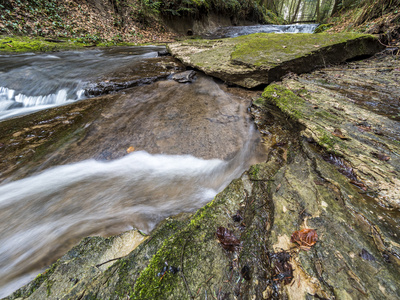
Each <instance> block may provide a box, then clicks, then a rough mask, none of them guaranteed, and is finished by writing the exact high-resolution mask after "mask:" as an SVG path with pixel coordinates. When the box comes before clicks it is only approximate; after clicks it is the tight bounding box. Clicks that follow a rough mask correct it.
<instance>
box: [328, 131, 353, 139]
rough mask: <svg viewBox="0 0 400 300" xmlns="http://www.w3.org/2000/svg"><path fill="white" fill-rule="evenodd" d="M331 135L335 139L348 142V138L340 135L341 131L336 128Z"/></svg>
mask: <svg viewBox="0 0 400 300" xmlns="http://www.w3.org/2000/svg"><path fill="white" fill-rule="evenodd" d="M332 135H333V136H336V137H338V138H340V139H342V140H348V139H349V138H348V137H347V136H345V135H344V134H343V133H342V131H341V130H340V129H338V128H336V129H335V130H334V131H333V133H332Z"/></svg>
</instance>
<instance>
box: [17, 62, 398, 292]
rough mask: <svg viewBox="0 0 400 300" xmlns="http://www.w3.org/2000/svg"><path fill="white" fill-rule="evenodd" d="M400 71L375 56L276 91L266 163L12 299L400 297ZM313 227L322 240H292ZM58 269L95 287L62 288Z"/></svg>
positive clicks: (265, 110) (262, 114)
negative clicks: (120, 250) (113, 250)
mask: <svg viewBox="0 0 400 300" xmlns="http://www.w3.org/2000/svg"><path fill="white" fill-rule="evenodd" d="M398 66H399V60H398V58H397V57H394V56H377V57H375V58H373V59H370V60H364V61H361V62H353V63H349V64H347V65H343V66H336V67H332V68H326V69H324V70H322V71H316V72H313V73H311V74H305V75H301V76H297V75H293V74H292V75H289V76H287V77H286V78H284V79H283V81H282V82H280V83H277V84H273V85H270V86H269V87H267V88H266V90H265V91H264V93H263V96H262V97H261V98H260V99H258V100H256V101H254V102H253V105H252V106H251V113H252V115H253V117H254V121H255V123H256V125H257V127H258V128H259V131H260V132H261V133H262V135H263V137H262V138H263V142H264V145H265V146H266V149H267V150H266V151H267V153H266V154H267V157H268V158H267V159H266V161H265V162H263V163H260V164H256V165H253V166H252V167H251V168H250V169H249V170H248V171H247V172H245V173H244V174H243V175H242V176H241V177H240V178H239V179H236V180H234V181H232V183H231V184H230V185H229V186H228V187H227V188H226V189H225V190H224V191H223V192H221V193H220V194H218V195H217V196H216V197H215V199H214V200H213V201H212V202H210V203H209V204H208V205H206V206H205V207H204V208H202V209H200V210H199V211H198V212H197V213H195V214H194V215H192V216H190V215H185V216H181V217H179V218H176V219H168V220H166V221H165V222H164V223H163V224H161V225H160V226H159V228H158V229H157V230H155V231H154V232H153V233H152V235H151V236H150V237H149V238H148V239H147V240H146V241H145V242H144V243H142V244H141V245H140V246H139V247H137V248H136V249H135V250H133V251H132V252H131V253H130V254H128V255H126V256H124V257H122V258H120V259H117V260H115V261H112V262H109V264H110V266H109V267H108V268H107V269H106V270H97V269H96V272H92V273H90V271H84V275H82V274H81V273H79V272H80V271H77V270H73V267H72V266H74V264H76V262H74V261H67V260H68V259H67V258H68V257H71V255H72V254H73V253H78V252H79V251H82V253H84V251H87V249H86V245H87V244H88V242H89V244H90V243H91V242H90V241H92V240H93V241H94V239H96V238H88V239H86V240H84V241H83V242H81V244H80V245H78V246H77V247H76V248H74V249H73V250H71V251H70V252H69V253H68V254H66V255H65V256H64V257H63V258H62V259H61V260H60V261H59V262H58V263H56V264H55V265H53V267H51V268H50V269H49V271H47V273H44V274H43V275H41V276H39V277H38V278H37V279H36V280H35V281H33V282H32V283H31V284H30V285H28V286H26V287H24V288H22V289H21V290H19V291H17V292H16V293H15V294H14V295H11V296H10V299H15V298H18V297H21V298H28V297H31V299H37V298H38V297H39V298H40V296H39V295H44V294H43V293H44V291H46V293H47V294H46V295H47V296H46V297H48V298H49V299H56V298H60V297H63V298H65V299H68V298H80V299H92V298H110V299H120V298H122V297H128V298H130V299H193V298H200V299H206V298H207V299H208V298H213V297H214V298H215V299H312V298H314V299H315V298H317V299H398V298H399V297H400V294H399V290H398V278H399V277H400V271H399V270H400V259H399V258H400V245H399V243H398V237H399V234H400V221H399V220H400V214H399V203H398V194H396V193H397V187H398V186H399V184H398V172H399V170H398V168H399V165H400V164H399V162H398V155H399V142H398V141H399V137H398V132H399V130H398V127H399V120H398V119H397V118H398V116H397V112H396V109H398V102H397V105H396V98H397V99H398V91H397V89H396V87H397V86H398V80H399V70H398ZM176 84H177V83H176ZM184 86H186V85H184ZM388 91H390V93H389V92H388ZM371 99H372V100H373V101H372V102H371ZM387 100H389V101H387ZM374 101H375V103H376V105H375V104H374ZM376 106H379V107H380V108H384V107H388V109H386V110H385V109H383V110H382V109H379V110H378V109H374V108H375V107H376ZM226 120H229V118H228V119H226ZM272 133H275V134H272ZM304 229H314V230H315V231H316V233H317V234H318V238H317V239H315V238H314V239H312V240H311V241H312V243H311V242H310V240H309V239H307V238H305V239H304V240H302V241H303V242H302V243H298V242H296V240H295V239H292V240H291V237H292V235H293V233H294V232H296V231H298V230H304ZM222 233H223V234H222ZM220 236H222V238H221V237H220ZM304 242H306V244H304ZM307 243H308V245H307ZM301 245H303V246H306V247H301ZM77 251H78V252H77ZM116 257H118V256H116ZM60 262H63V263H64V268H68V267H71V268H70V269H71V270H72V271H71V272H70V273H68V276H69V277H71V278H78V275H76V274H80V275H79V276H80V277H79V278H86V279H84V280H80V281H78V282H75V281H71V282H70V283H69V284H70V286H69V289H63V290H60V289H59V288H56V287H54V288H53V287H52V286H53V284H54V283H57V282H64V281H65V279H63V277H62V276H64V275H62V270H61V269H60V268H61V267H60ZM82 264H86V265H88V266H90V268H87V270H93V268H96V264H98V262H91V261H90V260H87V261H85V262H82ZM85 268H86V267H85ZM170 270H171V271H170ZM63 280H64V281H63ZM35 293H37V294H35ZM39 293H42V294H39Z"/></svg>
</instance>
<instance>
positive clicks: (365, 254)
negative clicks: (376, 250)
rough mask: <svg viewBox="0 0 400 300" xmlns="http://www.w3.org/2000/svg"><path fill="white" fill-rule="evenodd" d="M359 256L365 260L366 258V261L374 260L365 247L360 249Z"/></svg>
mask: <svg viewBox="0 0 400 300" xmlns="http://www.w3.org/2000/svg"><path fill="white" fill-rule="evenodd" d="M360 256H361V258H362V259H365V260H368V261H374V260H376V259H375V257H374V256H373V255H372V254H371V253H369V252H368V251H367V250H365V249H362V250H361V253H360Z"/></svg>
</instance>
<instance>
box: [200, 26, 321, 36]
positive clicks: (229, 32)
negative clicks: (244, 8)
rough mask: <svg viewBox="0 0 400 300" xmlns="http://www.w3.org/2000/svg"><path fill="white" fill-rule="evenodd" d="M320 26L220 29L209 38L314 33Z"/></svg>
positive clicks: (231, 27)
mask: <svg viewBox="0 0 400 300" xmlns="http://www.w3.org/2000/svg"><path fill="white" fill-rule="evenodd" d="M317 26H318V24H290V25H253V26H229V27H220V28H218V29H217V30H215V31H213V32H210V33H209V34H207V35H206V36H207V38H215V39H218V38H232V37H237V36H241V35H247V34H252V33H258V32H262V33H312V32H313V31H314V30H315V28H317Z"/></svg>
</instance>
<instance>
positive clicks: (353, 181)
mask: <svg viewBox="0 0 400 300" xmlns="http://www.w3.org/2000/svg"><path fill="white" fill-rule="evenodd" d="M350 183H351V184H354V185H355V186H358V187H359V188H361V189H362V190H363V191H366V190H367V187H366V186H365V184H364V183H362V182H359V181H356V180H350Z"/></svg>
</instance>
